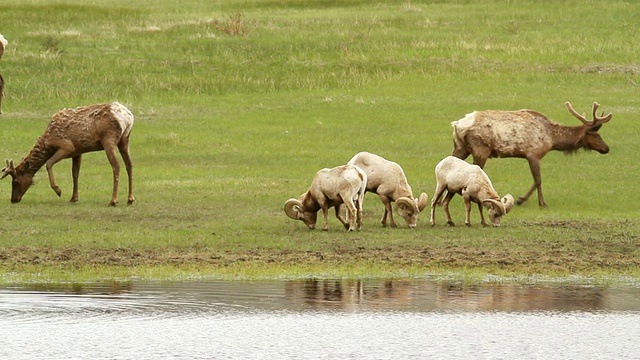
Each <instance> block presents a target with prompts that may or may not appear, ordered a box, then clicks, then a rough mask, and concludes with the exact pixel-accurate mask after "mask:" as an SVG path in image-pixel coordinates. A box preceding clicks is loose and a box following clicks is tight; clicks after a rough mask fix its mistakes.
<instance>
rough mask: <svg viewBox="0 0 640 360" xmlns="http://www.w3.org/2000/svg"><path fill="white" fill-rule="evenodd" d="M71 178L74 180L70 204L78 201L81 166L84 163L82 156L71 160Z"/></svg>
mask: <svg viewBox="0 0 640 360" xmlns="http://www.w3.org/2000/svg"><path fill="white" fill-rule="evenodd" d="M71 163H72V165H71V177H72V178H73V194H72V195H71V200H69V202H77V201H78V176H80V164H81V163H82V155H78V156H74V157H72V158H71Z"/></svg>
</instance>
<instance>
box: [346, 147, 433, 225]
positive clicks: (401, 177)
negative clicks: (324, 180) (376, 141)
mask: <svg viewBox="0 0 640 360" xmlns="http://www.w3.org/2000/svg"><path fill="white" fill-rule="evenodd" d="M348 164H349V165H356V166H358V167H359V168H361V169H362V170H364V172H366V173H367V191H368V192H372V193H376V194H378V196H379V197H380V200H381V201H382V203H383V204H384V213H383V215H382V219H381V220H380V223H381V224H382V226H387V214H388V215H389V222H390V224H391V227H396V223H395V221H393V212H392V211H391V203H392V202H395V203H396V210H397V211H398V212H399V214H400V215H401V216H402V217H403V218H404V220H405V221H406V222H407V225H409V227H410V228H415V227H416V221H417V218H418V214H419V213H420V212H421V211H422V210H423V209H424V208H425V207H426V206H427V203H428V202H429V197H428V196H427V194H426V193H424V192H423V193H421V194H420V197H419V198H414V197H413V191H412V190H411V186H409V183H408V182H407V177H406V176H405V174H404V171H403V170H402V167H400V165H398V164H397V163H395V162H393V161H389V160H386V159H384V158H382V157H380V156H378V155H375V154H371V153H368V152H359V153H357V154H356V155H355V156H354V157H353V158H352V159H351V160H349V162H348Z"/></svg>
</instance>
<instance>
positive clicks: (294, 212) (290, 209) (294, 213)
mask: <svg viewBox="0 0 640 360" xmlns="http://www.w3.org/2000/svg"><path fill="white" fill-rule="evenodd" d="M301 207H302V202H300V200H298V199H289V200H287V201H286V202H285V203H284V213H285V214H287V216H288V217H290V218H292V219H293V220H298V212H299V210H298V209H299V208H301Z"/></svg>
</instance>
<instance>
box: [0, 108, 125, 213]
mask: <svg viewBox="0 0 640 360" xmlns="http://www.w3.org/2000/svg"><path fill="white" fill-rule="evenodd" d="M132 127H133V114H131V111H129V109H127V108H126V107H125V106H124V105H122V104H120V103H118V102H114V103H111V104H97V105H89V106H84V107H79V108H76V109H64V110H61V111H59V112H58V113H56V114H55V115H53V118H52V119H51V122H50V123H49V126H48V127H47V129H46V130H45V132H44V134H43V135H42V136H40V138H39V139H38V141H36V144H35V146H34V147H33V149H31V152H29V154H28V155H27V157H25V158H24V160H22V162H21V163H20V164H19V165H18V166H15V167H14V165H13V160H7V167H5V168H4V169H2V172H3V174H2V177H0V179H4V178H5V177H6V176H7V175H11V177H12V182H11V187H12V192H11V202H12V203H17V202H20V200H21V199H22V196H23V195H24V193H25V192H27V190H28V189H29V187H30V186H31V184H32V183H33V176H34V175H35V174H36V172H37V171H38V170H39V169H40V168H41V167H42V166H43V165H44V164H45V163H46V165H47V173H48V174H49V183H50V184H51V188H52V189H53V190H54V191H55V192H56V194H58V196H60V195H61V193H62V191H61V190H60V188H59V187H58V185H57V184H56V182H55V180H54V178H53V171H52V167H53V165H54V164H56V163H57V162H58V161H60V160H62V159H66V158H71V159H72V160H73V162H72V170H71V173H72V175H73V195H72V196H71V202H76V201H78V174H79V173H80V163H81V160H82V154H84V153H87V152H91V151H101V150H104V151H105V152H106V153H107V158H108V159H109V162H110V163H111V167H112V169H113V195H112V196H111V202H109V205H110V206H115V205H116V203H117V202H118V182H119V177H120V163H119V162H118V159H117V157H116V148H117V149H118V150H119V151H120V154H121V155H122V159H123V160H124V163H125V166H126V168H127V174H128V175H129V199H128V201H127V203H128V204H132V203H133V202H134V200H135V199H134V197H133V163H132V162H131V156H130V155H129V135H130V134H131V128H132Z"/></svg>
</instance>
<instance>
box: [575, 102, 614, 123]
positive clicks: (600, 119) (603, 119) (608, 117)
mask: <svg viewBox="0 0 640 360" xmlns="http://www.w3.org/2000/svg"><path fill="white" fill-rule="evenodd" d="M564 105H565V106H566V107H567V110H569V112H570V113H571V115H573V116H575V117H576V118H577V119H578V120H580V121H582V123H583V124H585V125H588V126H597V125H602V124H604V123H606V122H608V121H609V120H611V117H612V116H613V114H612V113H609V114H607V115H606V116H605V115H604V111H603V112H602V114H600V116H598V115H597V111H598V108H599V107H600V104H598V102H597V101H594V102H593V108H592V114H593V120H591V121H589V120H587V118H586V117H585V116H584V115H581V114H578V112H577V111H576V110H575V109H574V108H573V106H571V103H570V102H568V101H567V102H565V103H564Z"/></svg>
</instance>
